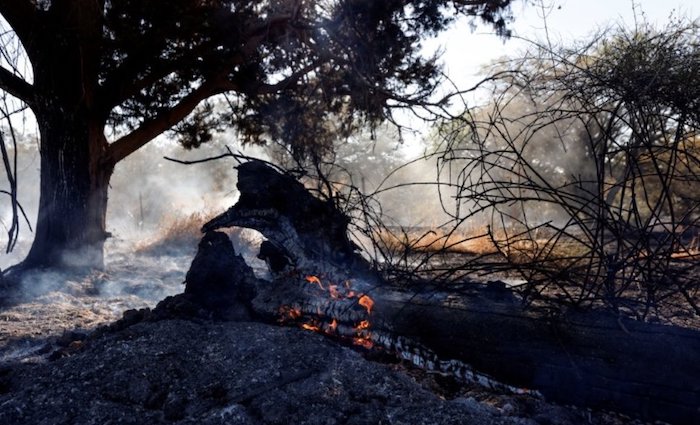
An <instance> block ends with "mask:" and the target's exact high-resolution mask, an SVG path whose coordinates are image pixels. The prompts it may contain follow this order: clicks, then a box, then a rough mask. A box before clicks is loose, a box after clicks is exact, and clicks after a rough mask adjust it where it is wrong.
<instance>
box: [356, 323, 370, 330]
mask: <svg viewBox="0 0 700 425" xmlns="http://www.w3.org/2000/svg"><path fill="white" fill-rule="evenodd" d="M364 329H369V320H363V321H361V322H360V324H359V325H357V326H355V331H356V332H359V331H361V330H364Z"/></svg>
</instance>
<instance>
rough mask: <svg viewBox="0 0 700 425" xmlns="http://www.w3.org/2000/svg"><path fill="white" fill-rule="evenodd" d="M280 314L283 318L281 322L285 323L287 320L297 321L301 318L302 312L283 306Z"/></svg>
mask: <svg viewBox="0 0 700 425" xmlns="http://www.w3.org/2000/svg"><path fill="white" fill-rule="evenodd" d="M279 312H280V316H281V317H280V321H284V320H286V319H292V320H295V319H298V318H300V317H301V310H299V309H298V308H294V307H291V306H288V305H283V306H282V307H280V308H279Z"/></svg>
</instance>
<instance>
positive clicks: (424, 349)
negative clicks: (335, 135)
mask: <svg viewBox="0 0 700 425" xmlns="http://www.w3.org/2000/svg"><path fill="white" fill-rule="evenodd" d="M238 173H239V181H238V189H239V190H240V192H241V197H240V200H239V202H238V203H237V204H236V205H234V206H233V207H232V208H231V209H229V210H228V211H227V212H225V213H223V214H221V215H220V216H218V217H216V218H214V219H213V220H211V221H210V222H208V223H207V224H205V225H204V227H203V231H204V232H205V237H204V239H203V243H201V244H200V251H199V253H198V254H197V258H196V259H195V261H194V262H193V267H192V269H191V270H190V272H189V273H188V276H187V289H186V293H189V294H190V295H192V294H203V293H206V292H207V291H211V290H215V291H217V292H219V293H221V294H224V295H227V297H225V298H227V299H229V302H230V305H231V306H235V308H236V309H237V311H240V310H241V306H245V309H247V310H248V311H249V312H250V314H251V315H252V316H253V317H255V318H257V319H259V320H265V321H276V322H283V323H289V324H297V325H299V326H301V327H304V328H306V329H310V330H315V331H318V332H322V333H326V334H328V335H333V336H334V337H337V338H339V339H343V340H346V341H350V342H353V343H355V344H358V345H362V346H364V347H367V348H373V349H375V348H376V349H382V350H387V351H390V352H393V353H395V354H397V355H399V356H401V357H404V358H406V359H409V360H411V361H413V362H414V363H416V364H418V365H420V366H424V367H426V368H429V369H433V370H436V371H440V372H444V373H450V374H453V375H455V376H456V377H461V378H465V379H471V380H476V381H478V382H481V383H484V384H487V385H497V386H501V387H504V388H507V389H509V390H511V391H514V392H518V391H530V390H525V388H527V389H532V390H536V391H539V392H540V393H541V394H543V395H544V396H545V397H546V398H548V399H550V400H553V401H556V402H560V403H565V404H575V405H579V406H586V407H591V408H594V409H609V410H615V411H619V412H623V413H626V414H629V415H633V416H637V417H640V418H642V419H645V420H663V421H668V422H673V423H694V422H697V421H700V410H698V406H700V364H698V362H697V359H698V358H700V332H697V331H695V330H690V329H682V328H677V327H671V326H664V325H657V324H648V323H642V322H637V321H632V320H627V319H622V318H620V317H617V316H613V315H611V314H608V313H604V312H586V313H561V314H558V315H552V314H546V313H543V312H536V311H532V310H531V309H528V308H527V307H525V306H524V305H523V303H522V302H521V301H520V299H519V298H518V297H517V296H516V295H515V294H513V293H512V292H511V291H510V290H509V289H507V287H506V286H505V285H504V284H501V283H498V282H496V283H492V284H488V285H482V284H477V283H473V284H470V283H465V284H464V285H463V286H462V287H461V288H459V289H460V290H459V291H456V290H455V291H450V292H447V291H445V289H444V288H442V289H437V288H435V287H430V286H425V287H424V288H422V290H420V291H412V292H408V291H405V290H400V289H397V288H392V287H390V286H388V285H386V284H384V282H382V280H381V278H380V277H379V276H378V275H377V274H376V273H374V272H373V271H372V269H371V267H370V266H369V263H368V262H367V261H365V260H364V258H363V257H362V256H361V255H360V254H359V253H357V252H355V248H354V245H353V244H352V242H351V241H350V240H349V239H348V237H347V224H348V220H347V218H346V217H344V216H343V215H342V214H341V213H339V212H338V211H337V210H336V209H335V208H334V207H333V205H332V204H331V203H329V202H324V201H322V200H319V199H317V198H316V197H314V196H313V195H311V194H310V193H309V192H308V191H307V190H306V189H305V188H304V186H303V185H302V184H301V183H299V182H298V181H297V180H296V179H294V178H293V177H291V176H289V175H286V174H283V173H281V172H278V171H276V170H274V169H272V168H271V167H269V166H268V165H266V164H264V163H262V162H258V161H250V162H246V163H243V164H241V165H240V166H239V167H238ZM230 226H240V227H247V228H252V229H255V230H258V231H260V232H261V233H262V234H263V235H264V236H265V237H266V238H267V239H268V245H267V248H266V250H269V249H270V244H271V246H273V247H274V250H275V252H276V254H275V255H276V256H282V257H284V258H286V259H287V261H288V267H284V268H283V270H278V272H277V273H276V274H274V279H273V280H272V281H267V280H261V279H258V278H256V277H255V276H254V275H253V273H252V271H251V270H250V268H249V267H248V266H247V265H246V264H245V262H242V261H236V262H235V268H236V271H233V269H232V268H231V264H232V263H231V261H230V260H226V258H231V256H233V255H235V254H232V252H233V248H232V246H230V242H228V244H227V243H226V242H221V241H223V239H222V236H224V235H223V234H221V233H218V232H216V229H219V228H222V227H230ZM205 241H219V242H221V243H205ZM222 246H225V249H222V248H221V247H222ZM268 255H269V254H268ZM217 258H223V259H222V260H217ZM217 265H222V267H223V273H219V274H217V272H216V271H212V268H213V267H216V266H217ZM202 273H208V274H209V275H214V276H218V277H219V278H221V277H222V276H223V278H222V279H223V280H222V282H219V283H216V284H214V285H211V283H209V284H208V285H209V286H207V284H206V283H205V282H211V280H210V279H201V278H199V277H200V275H201V274H202ZM226 276H230V279H226ZM227 285H229V286H230V287H227ZM455 289H457V288H455ZM199 301H200V302H202V303H204V304H207V303H208V305H207V306H208V307H209V308H211V309H213V310H218V311H224V310H226V308H227V307H226V305H227V304H226V303H223V304H222V303H221V301H222V297H213V298H212V299H208V298H207V297H205V296H203V297H200V299H199Z"/></svg>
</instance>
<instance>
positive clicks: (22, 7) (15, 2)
mask: <svg viewBox="0 0 700 425" xmlns="http://www.w3.org/2000/svg"><path fill="white" fill-rule="evenodd" d="M37 13H38V10H37V8H36V6H35V5H34V2H33V1H30V0H0V15H2V17H3V18H5V20H6V21H7V22H8V23H9V24H10V26H11V27H12V29H13V30H14V31H15V33H17V36H18V37H19V39H20V41H22V44H24V46H25V48H26V49H27V50H29V48H30V44H31V43H30V39H31V38H32V37H31V36H32V33H33V31H34V27H35V23H36V18H37Z"/></svg>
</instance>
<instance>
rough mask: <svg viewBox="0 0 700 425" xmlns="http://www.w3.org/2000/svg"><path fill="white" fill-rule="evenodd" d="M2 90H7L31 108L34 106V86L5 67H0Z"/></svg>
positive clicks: (0, 86)
mask: <svg viewBox="0 0 700 425" xmlns="http://www.w3.org/2000/svg"><path fill="white" fill-rule="evenodd" d="M0 89H2V90H5V91H6V92H8V93H9V94H11V95H12V96H14V97H16V98H18V99H20V100H22V101H23V102H25V103H26V104H27V105H29V106H32V105H33V104H34V99H35V97H34V86H32V85H31V84H29V83H27V82H26V81H24V80H23V79H22V78H20V77H18V76H17V75H15V74H13V73H12V72H10V71H8V70H7V69H5V68H3V67H0Z"/></svg>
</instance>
